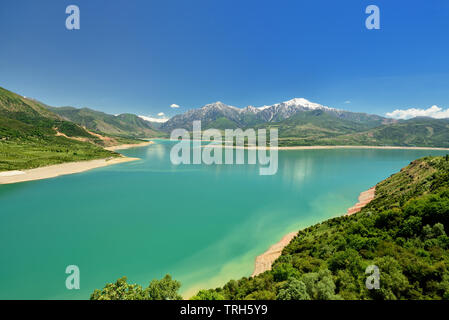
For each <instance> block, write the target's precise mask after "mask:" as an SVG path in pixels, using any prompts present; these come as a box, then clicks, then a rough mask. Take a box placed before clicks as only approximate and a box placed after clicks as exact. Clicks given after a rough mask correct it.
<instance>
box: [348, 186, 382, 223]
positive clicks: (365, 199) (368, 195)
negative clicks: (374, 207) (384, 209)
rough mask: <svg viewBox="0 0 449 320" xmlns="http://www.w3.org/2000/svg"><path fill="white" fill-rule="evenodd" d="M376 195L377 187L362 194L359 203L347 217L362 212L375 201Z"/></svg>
mask: <svg viewBox="0 0 449 320" xmlns="http://www.w3.org/2000/svg"><path fill="white" fill-rule="evenodd" d="M375 194H376V187H372V188H370V189H368V190H366V191H363V192H362V193H360V195H359V202H357V203H356V204H355V205H354V206H352V207H351V208H349V209H348V211H347V213H346V214H345V215H346V216H350V215H351V214H354V213H357V212H359V211H360V210H362V208H363V207H364V206H366V205H367V204H368V203H370V202H371V201H372V200H373V199H374V196H375Z"/></svg>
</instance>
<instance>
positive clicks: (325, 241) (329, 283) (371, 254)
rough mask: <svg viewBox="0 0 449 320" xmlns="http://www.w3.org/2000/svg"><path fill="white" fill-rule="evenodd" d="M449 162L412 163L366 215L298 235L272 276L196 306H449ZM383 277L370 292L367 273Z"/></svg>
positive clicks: (208, 294) (212, 294)
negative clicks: (277, 302) (401, 302)
mask: <svg viewBox="0 0 449 320" xmlns="http://www.w3.org/2000/svg"><path fill="white" fill-rule="evenodd" d="M448 228H449V156H446V157H427V158H423V159H419V160H416V161H413V162H412V163H411V164H410V165H409V166H407V167H406V168H404V169H402V170H401V171H400V172H399V173H397V174H394V175H393V176H391V177H390V178H388V179H386V180H384V181H383V182H380V183H379V184H378V185H377V190H376V196H375V199H374V200H373V201H372V202H371V203H370V204H368V205H367V206H366V207H365V208H364V209H363V210H362V211H361V212H359V213H357V214H354V215H352V216H349V217H338V218H334V219H331V220H327V221H325V222H323V223H319V224H316V225H314V226H312V227H309V228H306V229H304V230H301V231H299V234H298V236H297V237H296V238H294V239H293V240H292V241H291V242H290V244H289V245H288V246H287V247H285V248H284V250H283V252H282V255H281V256H280V257H279V258H278V259H277V260H276V261H275V262H274V264H273V268H272V270H270V271H266V272H265V273H263V274H260V275H258V276H256V277H254V278H242V279H240V280H231V281H229V282H228V283H227V284H226V285H224V286H223V287H222V288H217V289H213V290H203V291H200V292H199V293H198V294H197V296H195V297H194V299H232V300H234V299H237V300H239V299H281V300H289V299H449V237H448V236H447V235H446V234H447V232H448V231H449V230H448ZM369 265H376V266H377V267H378V268H379V269H380V289H378V290H376V289H372V290H368V289H367V288H366V286H365V281H366V278H367V276H368V275H366V274H365V270H366V268H367V267H368V266H369Z"/></svg>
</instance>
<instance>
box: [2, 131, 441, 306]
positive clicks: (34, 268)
mask: <svg viewBox="0 0 449 320" xmlns="http://www.w3.org/2000/svg"><path fill="white" fill-rule="evenodd" d="M173 144H174V142H170V141H163V140H157V141H156V143H155V144H154V145H150V146H148V147H142V148H133V149H128V150H122V151H121V152H122V153H123V154H125V155H126V156H130V157H138V158H141V160H139V161H135V162H129V163H123V164H119V165H115V166H110V167H104V168H98V169H95V170H91V171H88V172H84V173H80V174H74V175H67V176H61V177H58V178H54V179H47V180H41V181H32V182H26V183H20V184H14V185H2V186H0V299H88V298H89V296H90V293H91V292H92V291H93V290H94V289H95V288H102V287H103V286H104V285H105V284H106V283H107V282H114V281H115V280H116V279H118V278H119V277H122V276H125V275H126V276H127V277H128V280H129V281H130V282H137V283H139V284H141V285H144V286H147V285H148V283H149V281H151V280H152V279H155V278H161V277H163V276H164V275H165V274H166V273H169V274H171V275H172V276H173V277H174V278H175V279H177V280H180V281H181V282H182V288H181V293H183V294H184V296H190V295H192V294H194V293H195V290H197V289H198V288H210V287H217V286H220V285H223V284H224V283H225V282H226V281H227V280H230V279H232V278H234V279H237V278H240V277H242V276H249V275H250V274H251V273H252V271H253V268H254V259H255V257H256V256H257V255H259V254H261V253H263V252H264V251H265V250H266V249H268V247H269V246H270V245H272V244H274V243H276V242H278V241H279V240H280V239H281V238H282V236H283V235H284V234H285V233H287V232H291V231H294V230H298V229H300V228H303V227H306V226H309V225H311V224H313V223H316V222H320V221H322V220H325V219H328V218H331V217H335V216H338V215H342V214H344V213H345V212H346V210H347V208H348V207H350V206H352V205H353V204H354V203H356V202H357V198H358V196H359V194H360V192H362V191H364V190H366V189H368V188H370V187H372V186H374V185H375V184H376V183H377V182H379V181H381V180H383V179H385V178H387V177H388V176H390V175H391V174H393V173H395V172H397V171H398V170H400V169H401V168H402V167H404V166H406V165H407V164H408V163H410V161H412V160H414V159H416V158H419V157H422V156H426V155H443V154H445V153H446V152H445V151H430V150H375V149H329V150H294V151H292V150H288V151H279V170H278V172H277V174H276V175H273V176H260V175H259V168H258V166H257V165H211V166H208V165H180V166H175V165H172V164H171V162H170V158H169V156H170V148H171V146H173ZM68 265H77V266H78V267H79V268H80V274H81V277H80V279H81V289H80V290H67V289H66V287H65V280H66V277H67V275H66V274H65V269H66V267H67V266H68Z"/></svg>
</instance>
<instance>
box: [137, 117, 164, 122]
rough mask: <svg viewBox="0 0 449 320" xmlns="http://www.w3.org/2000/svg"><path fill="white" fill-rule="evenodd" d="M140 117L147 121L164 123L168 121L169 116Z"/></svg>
mask: <svg viewBox="0 0 449 320" xmlns="http://www.w3.org/2000/svg"><path fill="white" fill-rule="evenodd" d="M139 118H141V119H143V120H146V121H150V122H158V123H164V122H167V121H168V118H167V117H163V118H153V117H146V116H139Z"/></svg>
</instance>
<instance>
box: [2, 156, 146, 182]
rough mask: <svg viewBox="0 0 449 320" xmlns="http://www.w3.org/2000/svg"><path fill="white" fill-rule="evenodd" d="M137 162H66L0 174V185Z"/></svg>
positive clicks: (119, 159)
mask: <svg viewBox="0 0 449 320" xmlns="http://www.w3.org/2000/svg"><path fill="white" fill-rule="evenodd" d="M135 160H139V158H128V157H118V158H109V159H97V160H89V161H79V162H67V163H61V164H55V165H51V166H47V167H40V168H35V169H28V170H22V171H15V172H14V174H11V173H10V172H11V171H6V172H2V173H0V184H11V183H19V182H25V181H33V180H42V179H49V178H55V177H58V176H62V175H67V174H73V173H80V172H84V171H88V170H91V169H95V168H100V167H106V166H111V165H114V164H118V163H124V162H130V161H135Z"/></svg>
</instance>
